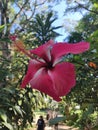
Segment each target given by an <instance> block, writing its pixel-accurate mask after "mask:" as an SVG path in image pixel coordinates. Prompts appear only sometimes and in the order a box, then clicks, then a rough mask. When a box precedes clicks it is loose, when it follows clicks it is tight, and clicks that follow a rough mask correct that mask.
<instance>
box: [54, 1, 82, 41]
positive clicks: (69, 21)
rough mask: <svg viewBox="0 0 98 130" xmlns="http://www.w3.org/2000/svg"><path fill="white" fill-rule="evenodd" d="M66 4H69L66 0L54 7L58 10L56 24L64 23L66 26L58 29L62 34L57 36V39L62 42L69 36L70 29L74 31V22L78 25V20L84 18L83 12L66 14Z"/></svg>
mask: <svg viewBox="0 0 98 130" xmlns="http://www.w3.org/2000/svg"><path fill="white" fill-rule="evenodd" d="M66 6H67V5H66V3H65V1H62V2H60V4H59V5H56V6H55V7H53V9H54V10H55V11H58V20H56V21H55V22H54V26H60V25H63V26H64V27H65V28H61V29H58V30H57V32H59V33H60V34H62V36H59V37H58V38H56V41H60V42H62V41H63V40H64V39H65V38H66V37H67V36H68V34H69V33H68V32H69V31H72V30H73V29H74V25H73V24H75V25H76V24H77V21H79V20H80V19H81V18H82V14H80V13H79V12H76V13H70V14H67V15H64V11H65V9H66Z"/></svg>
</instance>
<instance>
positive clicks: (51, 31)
mask: <svg viewBox="0 0 98 130" xmlns="http://www.w3.org/2000/svg"><path fill="white" fill-rule="evenodd" d="M55 20H57V18H53V13H52V12H50V13H48V14H37V15H36V16H35V19H34V20H31V21H30V23H29V25H28V27H26V30H27V32H26V35H27V38H26V40H27V41H28V42H30V44H31V43H32V44H33V45H41V44H44V43H45V42H47V41H49V40H50V39H55V38H56V37H57V36H59V35H60V34H59V33H57V32H56V31H55V30H57V29H59V28H61V27H62V26H57V27H54V26H53V25H52V24H53V22H55ZM30 39H31V40H32V39H33V41H31V40H30Z"/></svg>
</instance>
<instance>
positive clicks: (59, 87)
mask: <svg viewBox="0 0 98 130" xmlns="http://www.w3.org/2000/svg"><path fill="white" fill-rule="evenodd" d="M49 75H50V77H51V78H52V81H53V82H54V86H55V91H56V93H57V94H58V96H59V97H60V96H64V95H66V94H68V93H69V92H70V90H71V88H72V87H74V86H75V83H76V80H75V68H74V65H73V64H72V63H68V62H63V63H59V64H57V65H56V66H55V67H54V68H53V69H52V70H51V71H49Z"/></svg>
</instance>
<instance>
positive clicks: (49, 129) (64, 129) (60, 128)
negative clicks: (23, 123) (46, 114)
mask: <svg viewBox="0 0 98 130" xmlns="http://www.w3.org/2000/svg"><path fill="white" fill-rule="evenodd" d="M30 130H36V128H32V129H30ZM45 130H54V128H53V127H48V126H46V127H45ZM58 130H79V129H77V128H72V127H70V126H66V125H59V126H58Z"/></svg>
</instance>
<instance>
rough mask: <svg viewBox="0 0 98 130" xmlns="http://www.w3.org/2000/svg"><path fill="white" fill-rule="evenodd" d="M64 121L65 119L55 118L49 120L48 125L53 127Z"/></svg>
mask: <svg viewBox="0 0 98 130" xmlns="http://www.w3.org/2000/svg"><path fill="white" fill-rule="evenodd" d="M65 119H66V117H55V118H53V119H50V120H49V125H50V126H51V125H55V124H57V123H59V122H62V121H64V120H65Z"/></svg>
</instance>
